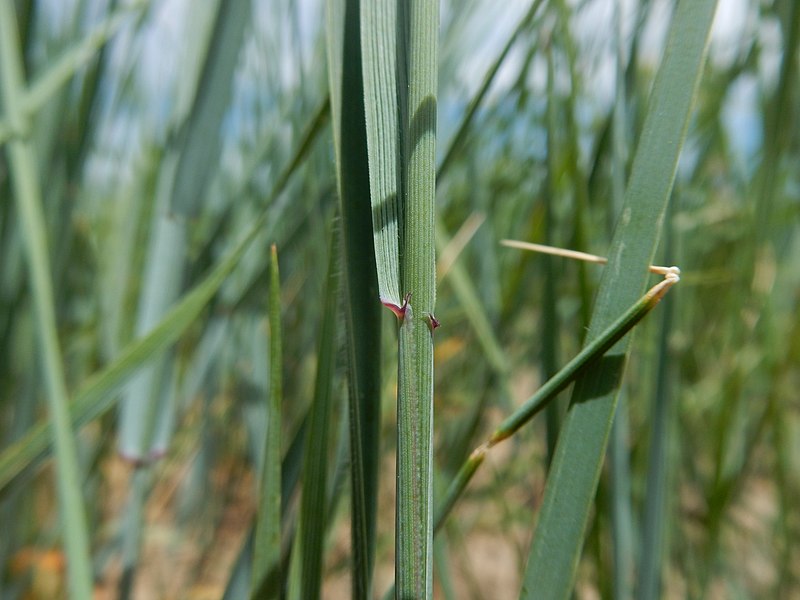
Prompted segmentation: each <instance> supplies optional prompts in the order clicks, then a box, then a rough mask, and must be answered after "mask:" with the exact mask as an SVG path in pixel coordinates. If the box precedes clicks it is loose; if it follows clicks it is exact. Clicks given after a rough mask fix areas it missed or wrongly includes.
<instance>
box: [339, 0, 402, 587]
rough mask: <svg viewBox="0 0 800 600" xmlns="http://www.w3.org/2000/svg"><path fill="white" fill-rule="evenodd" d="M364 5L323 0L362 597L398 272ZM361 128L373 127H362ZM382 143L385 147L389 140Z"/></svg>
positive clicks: (370, 558) (368, 581) (357, 579)
mask: <svg viewBox="0 0 800 600" xmlns="http://www.w3.org/2000/svg"><path fill="white" fill-rule="evenodd" d="M369 8H373V6H372V3H371V2H370V3H367V5H366V6H365V7H364V9H363V10H362V8H361V6H360V3H359V2H358V1H357V0H329V1H328V2H327V4H326V16H327V32H326V33H327V35H326V39H327V49H328V77H329V87H330V98H331V102H330V104H331V116H332V125H333V138H334V150H335V155H336V166H337V169H336V179H337V183H338V190H339V202H340V207H341V209H340V213H341V215H342V217H341V218H342V225H341V226H342V238H343V244H342V251H343V252H344V259H343V269H344V282H343V285H342V290H343V291H344V298H345V301H344V313H345V321H346V326H347V349H348V388H349V389H348V392H349V394H348V428H349V432H350V485H351V493H350V496H351V505H352V508H351V523H352V525H351V540H352V551H353V567H352V570H351V577H352V586H353V598H362V599H366V598H371V597H372V571H373V565H374V562H375V529H376V515H377V494H378V486H379V481H378V461H379V458H380V456H379V455H380V407H381V404H380V392H381V390H380V382H381V372H380V370H381V322H380V317H381V314H380V313H381V305H380V303H379V301H378V300H379V298H387V297H388V296H390V295H391V294H392V292H387V291H386V290H387V289H391V288H392V285H393V284H391V283H389V282H392V281H395V282H396V281H397V277H398V275H397V273H398V272H399V266H398V261H399V257H398V248H397V244H398V239H397V226H398V225H397V222H396V221H395V222H394V223H391V222H386V223H383V222H382V220H381V219H382V218H383V217H389V216H390V215H394V214H396V210H397V206H396V201H397V197H396V191H395V193H394V196H392V194H391V193H390V192H389V191H388V190H391V189H394V190H396V187H394V186H396V184H397V181H396V179H395V175H394V174H392V175H387V174H386V173H385V172H384V171H380V170H377V167H375V169H376V171H375V173H374V174H372V175H374V180H373V179H371V173H370V170H369V164H370V162H369V161H370V157H369V146H368V139H369V138H368V136H369V135H372V136H373V144H376V143H377V142H378V138H377V137H376V136H375V131H376V128H375V127H372V128H370V124H371V123H372V122H373V119H376V118H377V117H378V115H376V114H375V110H374V109H376V108H379V107H378V106H377V105H376V103H374V102H370V100H369V98H370V94H372V93H375V92H376V90H375V89H373V88H371V87H368V85H367V81H368V78H369V77H370V76H371V75H370V69H369V68H368V66H367V63H368V61H369V60H370V59H369V58H368V51H367V50H365V51H364V54H363V56H362V43H363V44H364V45H365V46H368V45H369V44H370V43H371V42H370V40H369V39H368V38H367V36H366V33H367V32H365V31H362V29H361V27H362V23H363V22H365V21H367V20H368V15H366V13H367V11H368V9H369ZM369 31H370V32H373V33H374V32H375V31H374V30H371V29H370V30H369ZM362 64H363V68H362ZM368 106H369V108H370V111H371V112H368V109H367V107H368ZM395 125H396V123H395ZM368 128H370V129H369V130H370V131H372V134H370V133H368ZM381 148H382V149H383V150H384V151H386V152H390V147H388V146H387V147H383V146H381ZM373 151H375V147H374V145H373ZM385 175H387V176H386V177H385V178H384V177H383V176H385ZM373 183H374V185H375V187H374V188H373ZM376 191H385V192H386V193H387V194H389V195H388V196H387V197H386V198H385V199H386V201H387V202H386V203H384V204H382V205H381V206H379V207H376V206H375V204H374V203H375V196H374V193H375V192H376ZM381 198H383V197H382V196H381ZM374 223H382V224H384V225H386V227H387V228H388V229H387V231H383V232H381V231H380V230H377V229H376V230H375V231H373V226H374ZM392 231H394V233H393V234H392V233H391V232H392ZM392 236H394V237H392Z"/></svg>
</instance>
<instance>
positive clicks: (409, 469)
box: [395, 0, 439, 598]
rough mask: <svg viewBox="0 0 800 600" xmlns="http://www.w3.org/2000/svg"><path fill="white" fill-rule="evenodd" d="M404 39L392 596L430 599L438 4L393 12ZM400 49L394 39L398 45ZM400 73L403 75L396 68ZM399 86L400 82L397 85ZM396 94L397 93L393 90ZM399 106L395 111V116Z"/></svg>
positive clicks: (430, 0)
mask: <svg viewBox="0 0 800 600" xmlns="http://www.w3.org/2000/svg"><path fill="white" fill-rule="evenodd" d="M399 10H400V11H401V12H400V14H399V15H398V19H399V22H400V27H399V31H400V32H401V36H402V35H407V36H408V42H407V43H408V50H407V52H408V55H407V56H408V58H407V61H408V62H407V69H408V70H407V74H408V100H407V105H406V106H407V109H406V110H407V112H405V114H403V113H402V112H401V119H402V121H403V122H404V125H405V127H407V136H404V153H403V157H404V158H405V159H406V162H405V164H404V165H403V168H404V170H405V172H406V173H407V179H406V180H405V183H404V186H403V189H404V191H405V210H404V215H403V221H404V233H403V235H404V241H403V252H404V253H403V262H402V265H401V271H402V281H403V289H404V290H405V291H406V292H407V293H409V294H410V296H407V297H406V303H407V305H406V307H405V311H404V314H403V317H402V322H401V325H400V344H399V366H398V376H397V379H398V397H397V513H396V523H397V526H396V544H395V546H396V551H395V574H396V582H397V597H398V598H430V597H431V596H432V593H433V564H432V562H433V558H432V557H433V472H432V470H433V443H432V442H433V330H434V329H435V327H436V324H437V323H436V321H435V318H434V316H433V310H434V305H435V303H436V259H435V243H434V218H435V212H434V199H435V196H436V98H437V84H438V81H437V75H438V71H437V56H438V25H439V3H438V2H436V1H435V0H412V2H411V3H410V4H409V6H408V7H403V6H402V5H401V8H400V9H399ZM404 45H405V44H404V43H403V41H402V40H401V42H400V44H399V46H400V47H403V46H404ZM400 72H401V73H402V72H403V69H402V68H401V69H400ZM398 84H399V85H402V77H401V78H400V81H399V82H398ZM400 89H402V88H400ZM403 104H404V103H403V102H402V101H401V102H400V109H401V111H403V108H404V106H403Z"/></svg>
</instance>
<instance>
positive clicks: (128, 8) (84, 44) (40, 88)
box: [25, 0, 150, 116]
mask: <svg viewBox="0 0 800 600" xmlns="http://www.w3.org/2000/svg"><path fill="white" fill-rule="evenodd" d="M149 4H150V2H149V0H137V1H136V2H131V3H128V4H126V5H124V6H122V7H120V8H118V9H117V10H116V11H114V12H113V13H111V14H110V15H109V16H108V17H106V18H105V19H104V20H103V21H102V22H101V23H99V24H98V25H96V26H95V27H94V28H93V29H92V31H90V32H89V33H87V34H86V35H85V36H84V37H83V38H82V39H81V40H80V41H79V42H78V43H76V44H75V46H73V47H72V48H69V49H68V50H67V51H66V52H64V53H63V54H62V55H61V57H60V58H59V59H58V60H57V61H56V62H55V63H54V64H53V65H52V66H50V67H48V68H47V70H46V71H45V72H44V73H43V74H41V75H40V76H39V77H37V78H36V79H35V80H34V81H33V82H32V83H31V86H30V88H29V89H28V92H27V94H26V95H25V100H26V106H25V110H26V112H27V114H28V115H30V116H32V115H34V114H35V113H36V112H37V111H38V110H39V109H40V108H41V107H42V106H44V104H45V103H46V102H47V101H48V100H50V98H52V97H53V95H54V94H55V93H56V92H57V91H58V90H59V89H61V87H62V86H63V85H64V84H66V83H67V82H68V81H69V80H70V79H71V78H72V77H73V76H74V75H75V73H77V72H78V71H79V70H80V69H81V68H83V67H84V66H85V65H86V64H87V63H88V62H89V61H91V60H92V59H93V58H94V57H95V55H96V54H97V52H98V50H100V48H102V47H103V45H104V44H105V43H106V42H108V40H109V39H111V38H112V37H113V36H114V34H115V33H117V32H118V31H119V30H120V29H121V28H122V26H123V25H125V23H126V22H128V19H129V18H130V17H132V16H135V15H139V14H142V13H143V12H144V10H145V8H146V7H147V6H148V5H149Z"/></svg>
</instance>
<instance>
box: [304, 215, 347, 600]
mask: <svg viewBox="0 0 800 600" xmlns="http://www.w3.org/2000/svg"><path fill="white" fill-rule="evenodd" d="M339 231H340V230H339V223H338V222H334V224H333V230H332V232H331V243H330V258H329V262H328V278H327V281H326V284H325V290H324V293H323V302H324V309H323V313H322V327H321V330H320V334H319V351H318V352H317V376H316V382H315V385H314V401H313V404H312V405H311V408H310V413H309V416H308V432H307V434H306V445H305V452H304V454H303V476H302V478H303V495H302V500H301V505H300V525H299V528H298V533H297V537H296V543H297V544H299V545H300V553H301V557H302V559H301V564H302V571H301V575H300V586H301V587H300V598H319V597H320V591H321V589H322V575H323V561H322V551H323V546H324V541H325V530H326V527H327V522H328V470H329V469H330V462H331V461H330V459H329V456H330V452H329V448H328V439H329V430H330V424H331V410H332V408H333V398H332V393H333V380H334V375H335V373H336V339H337V329H338V326H339V321H340V320H341V313H340V312H339V307H340V302H341V296H340V294H339V274H340V269H341V267H340V265H339V262H340V261H339V256H340V252H341V240H340V233H339Z"/></svg>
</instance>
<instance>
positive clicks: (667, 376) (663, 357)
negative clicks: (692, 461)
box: [635, 211, 677, 600]
mask: <svg viewBox="0 0 800 600" xmlns="http://www.w3.org/2000/svg"><path fill="white" fill-rule="evenodd" d="M669 212H670V213H671V212H672V211H669ZM671 230H672V227H669V226H668V228H667V232H666V240H665V247H666V252H665V253H667V254H669V255H671V254H672V253H671V250H672V243H671V238H672V237H673V236H672V231H671ZM674 313H675V298H670V299H668V300H667V302H665V306H664V310H663V312H662V314H661V325H660V329H661V335H660V339H659V342H658V367H657V371H656V381H655V385H654V391H653V400H652V404H651V407H650V415H651V421H652V426H651V429H650V443H649V448H648V452H647V485H646V491H645V502H644V510H643V512H644V514H643V516H642V530H641V543H640V545H639V547H640V548H641V555H640V558H639V565H638V567H639V568H638V574H639V579H638V581H637V586H636V589H637V593H636V595H635V597H636V598H637V599H640V600H656V599H657V598H661V597H662V590H661V571H662V566H663V557H664V556H666V555H667V554H668V550H667V548H666V545H665V540H666V539H667V537H668V536H667V535H666V534H667V532H668V531H669V527H670V516H669V514H668V510H667V506H668V499H667V484H668V479H669V476H670V470H671V466H670V461H669V458H668V452H669V449H670V448H669V446H670V432H671V430H673V428H674V425H675V416H676V410H675V409H676V408H677V407H676V406H675V401H674V399H673V398H672V397H671V396H672V381H673V378H674V372H673V369H672V368H671V367H672V365H671V363H670V358H671V357H670V349H669V344H668V342H669V332H670V331H672V326H673V323H674V322H675V319H674V318H673V315H674Z"/></svg>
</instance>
